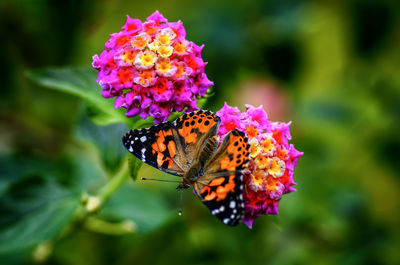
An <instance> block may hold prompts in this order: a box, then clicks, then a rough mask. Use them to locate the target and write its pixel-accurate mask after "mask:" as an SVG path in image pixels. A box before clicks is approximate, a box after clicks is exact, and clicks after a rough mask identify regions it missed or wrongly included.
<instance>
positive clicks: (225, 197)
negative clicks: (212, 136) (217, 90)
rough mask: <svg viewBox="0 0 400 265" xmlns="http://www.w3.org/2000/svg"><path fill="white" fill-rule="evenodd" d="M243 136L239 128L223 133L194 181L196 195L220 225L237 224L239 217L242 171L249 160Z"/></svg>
mask: <svg viewBox="0 0 400 265" xmlns="http://www.w3.org/2000/svg"><path fill="white" fill-rule="evenodd" d="M249 149H250V145H249V144H248V140H247V137H246V136H245V135H244V133H243V132H241V131H239V130H236V129H235V130H233V131H231V132H230V133H229V134H227V135H226V136H225V138H224V140H223V141H222V143H221V145H220V147H219V148H218V149H217V151H216V152H215V153H214V154H213V155H212V157H211V158H210V159H209V160H208V161H207V162H206V163H205V165H204V169H203V170H204V174H203V176H202V177H200V178H199V179H198V180H197V181H196V183H195V184H194V188H195V190H196V193H197V195H198V196H199V197H200V199H201V200H202V202H203V203H204V204H205V205H206V206H207V207H208V208H209V209H210V211H211V213H212V214H213V215H215V216H216V217H217V218H218V219H220V220H221V221H222V222H223V223H224V224H227V225H232V226H233V225H237V224H238V223H239V220H240V219H241V218H242V217H243V211H244V202H243V170H244V169H245V168H246V166H247V164H248V161H249Z"/></svg>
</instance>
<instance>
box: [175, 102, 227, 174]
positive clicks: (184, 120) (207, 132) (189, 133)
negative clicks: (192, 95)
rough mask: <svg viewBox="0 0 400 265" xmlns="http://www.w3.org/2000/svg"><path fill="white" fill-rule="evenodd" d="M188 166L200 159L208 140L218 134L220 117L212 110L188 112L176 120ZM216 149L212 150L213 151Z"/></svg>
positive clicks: (176, 127)
mask: <svg viewBox="0 0 400 265" xmlns="http://www.w3.org/2000/svg"><path fill="white" fill-rule="evenodd" d="M173 124H174V126H175V129H176V131H177V133H178V136H179V140H180V143H181V145H182V149H183V152H184V153H185V161H184V162H185V163H186V165H187V166H188V168H189V167H190V166H191V165H192V164H193V162H194V161H195V160H198V159H199V156H200V153H201V151H202V150H203V148H204V146H205V144H206V143H207V141H208V140H209V139H210V138H211V137H213V136H216V135H217V132H218V128H219V124H220V118H219V117H218V116H217V115H215V114H214V113H212V112H211V111H208V110H206V111H204V110H199V111H195V112H191V113H186V114H184V115H183V116H181V117H180V118H178V119H176V120H175V121H174V123H173ZM213 151H214V150H211V152H213Z"/></svg>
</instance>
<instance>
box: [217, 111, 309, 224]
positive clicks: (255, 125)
mask: <svg viewBox="0 0 400 265" xmlns="http://www.w3.org/2000/svg"><path fill="white" fill-rule="evenodd" d="M246 108H247V110H246V112H240V110H239V109H238V108H237V107H231V106H229V105H228V104H226V103H225V104H224V107H223V108H222V109H221V110H219V111H218V112H217V115H218V116H219V117H220V118H221V124H220V128H219V132H218V135H219V136H221V137H220V138H221V139H222V138H223V136H225V134H227V133H228V132H230V131H231V130H232V129H234V128H238V129H240V130H242V131H243V132H245V133H246V136H247V137H248V138H249V143H250V161H249V165H248V166H247V168H246V169H245V171H244V178H243V181H244V184H245V185H246V188H245V189H243V198H244V203H245V216H244V217H243V219H242V222H243V223H245V224H246V225H247V226H248V227H249V228H251V227H252V225H253V222H254V220H255V219H256V218H257V217H259V216H260V215H268V214H278V213H279V212H278V205H279V201H280V200H281V198H282V196H283V195H285V194H287V193H290V192H292V191H295V189H294V188H293V186H294V185H296V183H295V182H294V180H293V174H294V168H295V166H296V165H297V160H298V159H299V157H300V156H302V155H303V153H302V152H299V151H297V150H296V149H295V148H294V146H293V144H289V140H290V139H291V135H290V132H289V126H290V122H289V123H280V122H272V121H269V120H268V116H267V114H266V113H265V111H264V110H263V107H262V106H259V107H257V108H255V107H253V106H251V105H246Z"/></svg>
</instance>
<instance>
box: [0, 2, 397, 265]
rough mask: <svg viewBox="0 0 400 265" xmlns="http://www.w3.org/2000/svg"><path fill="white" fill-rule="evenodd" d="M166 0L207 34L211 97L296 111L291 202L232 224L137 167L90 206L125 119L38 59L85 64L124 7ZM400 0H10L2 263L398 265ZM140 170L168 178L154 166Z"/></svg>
mask: <svg viewBox="0 0 400 265" xmlns="http://www.w3.org/2000/svg"><path fill="white" fill-rule="evenodd" d="M155 10H159V11H160V12H161V13H162V14H163V15H164V16H165V17H166V18H168V20H169V21H177V20H182V21H183V24H184V26H185V28H186V31H187V39H188V40H191V41H194V42H195V43H196V44H199V45H200V44H205V48H204V50H203V59H204V60H205V61H208V62H209V64H208V66H207V67H206V73H207V75H208V77H209V79H210V80H212V81H214V82H215V86H214V89H213V91H214V92H215V95H214V96H213V97H211V98H209V100H208V101H207V103H206V105H205V108H208V109H210V110H213V111H216V110H218V109H220V108H221V107H222V106H223V103H224V102H225V101H226V102H228V103H229V104H230V105H236V106H238V107H239V108H240V109H241V110H244V109H245V104H253V105H260V104H263V105H264V108H265V109H266V111H267V113H268V115H269V118H270V120H277V121H284V122H288V121H292V125H291V133H292V136H293V140H292V141H291V142H292V143H293V144H294V145H295V147H296V148H297V149H298V150H300V151H303V152H304V156H303V157H301V158H300V159H299V164H298V167H297V168H296V170H295V175H294V178H295V181H296V182H297V183H298V186H297V192H294V193H291V194H288V195H285V196H284V197H283V199H282V200H281V203H280V208H279V211H280V214H279V216H263V217H261V218H259V219H257V220H256V222H255V223H254V226H253V229H252V230H249V229H248V228H247V227H245V226H244V225H239V226H238V227H235V228H232V227H227V226H224V225H223V224H222V223H221V222H219V221H218V220H216V218H215V217H213V216H212V215H211V214H210V213H209V211H208V210H207V209H206V207H204V206H203V205H202V203H201V202H200V201H199V200H198V199H197V198H195V196H194V195H193V194H192V192H191V191H187V192H185V193H184V203H183V215H182V216H178V214H177V213H178V208H179V196H178V194H177V192H176V190H175V184H171V183H157V182H150V181H149V182H143V181H140V180H139V181H137V182H134V181H132V179H129V180H128V181H126V183H124V185H123V186H122V187H121V188H120V189H118V191H116V193H115V194H114V195H113V196H112V197H111V198H110V200H109V201H108V202H107V203H106V204H105V205H104V207H102V209H101V210H100V212H99V213H98V214H96V215H92V216H89V217H82V216H81V217H79V214H78V217H77V214H76V213H77V207H79V204H80V200H81V199H82V194H83V192H84V191H86V192H88V193H89V194H92V193H96V191H98V190H99V189H100V188H101V187H102V186H103V185H104V184H105V183H106V181H107V178H108V177H110V176H114V175H115V174H118V170H120V167H121V161H122V159H123V157H125V155H126V151H125V150H124V149H123V146H122V144H121V142H120V138H121V135H122V134H123V133H124V132H125V131H127V130H128V127H127V126H125V125H122V124H118V123H117V124H108V125H104V124H99V123H95V122H93V119H91V115H90V110H91V109H90V108H89V107H88V106H86V105H85V104H83V102H82V100H81V99H79V98H78V97H75V96H73V95H69V94H66V93H62V92H60V91H56V90H51V89H47V88H45V87H43V86H40V85H39V84H37V83H36V82H33V81H32V80H31V79H30V78H28V76H27V75H26V71H27V70H35V69H41V68H44V67H57V68H61V67H86V68H88V67H90V64H91V61H92V59H91V58H92V56H93V55H94V54H96V53H100V52H101V51H102V50H103V47H104V43H105V42H106V40H108V34H110V33H113V32H117V31H119V30H120V27H121V26H122V25H123V24H124V23H125V19H126V18H125V16H126V15H127V14H129V15H130V16H131V17H134V18H140V19H141V20H144V19H145V18H146V17H147V16H148V15H150V14H151V13H153V12H154V11H155ZM399 10H400V4H399V2H398V1H389V0H387V1H386V0H382V1H379V0H375V1H372V0H364V1H361V0H352V1H348V0H347V1H344V0H339V1H296V0H279V1H278V0H273V1H266V0H249V1H239V0H221V1H211V0H205V1H192V0H186V1H181V0H169V1H153V0H148V1H130V0H113V1H104V0H102V1H99V0H97V1H95V0H81V1H78V0H64V1H61V0H60V1H50V0H47V1H46V0H13V1H4V0H3V1H0V30H1V36H2V38H1V39H2V40H1V42H0V58H1V64H0V65H1V66H0V67H1V71H0V80H1V83H2V84H1V97H0V110H1V112H0V263H1V264H63V265H69V264H82V265H83V264H85V265H90V264H96V265H100V264H152V265H157V264H177V265H178V264H199V265H200V264H230V265H232V264H245V263H246V264H399V263H400V254H399V249H400V198H399V197H400V196H399V195H398V194H399V190H400V176H399V173H398V172H399V170H400V166H399V165H400V163H399V161H398V160H399V157H400V156H399V149H400V138H399V132H400V130H399V129H400V128H399V117H400V74H399V70H400V52H399V44H400V27H399V25H400V16H399ZM93 73H94V72H93ZM98 93H99V94H100V87H98ZM108 101H110V103H111V101H113V100H108ZM110 106H112V103H111V105H110ZM139 177H155V178H163V179H171V177H169V176H167V175H165V174H162V173H160V172H158V171H157V170H155V169H153V168H151V167H149V166H147V165H146V166H143V167H141V169H140V170H139ZM83 197H85V196H83Z"/></svg>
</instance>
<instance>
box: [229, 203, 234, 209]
mask: <svg viewBox="0 0 400 265" xmlns="http://www.w3.org/2000/svg"><path fill="white" fill-rule="evenodd" d="M229 207H231V208H232V209H233V208H235V207H236V202H235V201H231V202H230V203H229Z"/></svg>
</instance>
